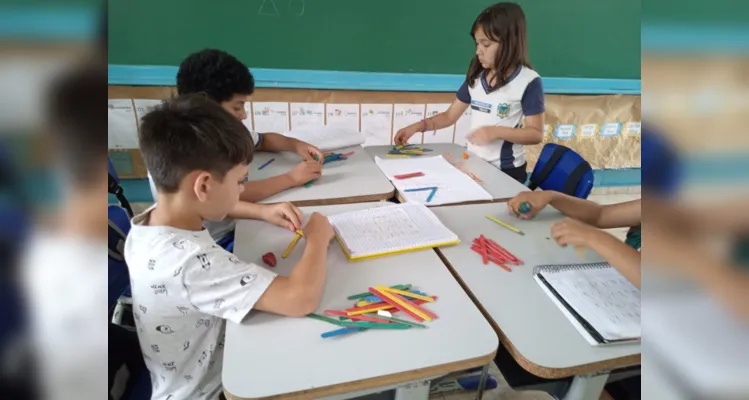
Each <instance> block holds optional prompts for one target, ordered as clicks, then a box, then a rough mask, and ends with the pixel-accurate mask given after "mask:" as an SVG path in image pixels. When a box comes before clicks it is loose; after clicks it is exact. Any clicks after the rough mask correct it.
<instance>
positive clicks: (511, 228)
mask: <svg viewBox="0 0 749 400" xmlns="http://www.w3.org/2000/svg"><path fill="white" fill-rule="evenodd" d="M486 218H489V219H490V220H492V221H494V222H496V223H498V224H499V225H501V226H503V227H505V228H507V229H509V230H511V231H513V232H515V233H517V234H519V235H525V233H523V231H521V230H520V229H518V228H515V227H514V226H512V225H510V224H508V223H507V222H504V221H502V220H499V219H497V218H495V217H494V216H492V215H487V216H486Z"/></svg>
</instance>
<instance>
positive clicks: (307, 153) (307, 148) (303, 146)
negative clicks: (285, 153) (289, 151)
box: [294, 141, 324, 165]
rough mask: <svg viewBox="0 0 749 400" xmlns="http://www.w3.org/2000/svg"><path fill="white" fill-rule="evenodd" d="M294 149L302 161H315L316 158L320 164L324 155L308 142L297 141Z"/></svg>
mask: <svg viewBox="0 0 749 400" xmlns="http://www.w3.org/2000/svg"><path fill="white" fill-rule="evenodd" d="M294 150H295V151H296V153H297V154H299V157H302V160H304V161H315V159H317V161H316V162H317V163H319V164H320V165H322V163H323V158H324V157H323V155H322V152H321V151H320V149H318V148H317V147H315V146H313V145H311V144H309V143H305V142H302V141H297V144H296V146H295V148H294Z"/></svg>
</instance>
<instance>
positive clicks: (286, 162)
mask: <svg viewBox="0 0 749 400" xmlns="http://www.w3.org/2000/svg"><path fill="white" fill-rule="evenodd" d="M352 151H353V152H355V154H353V155H352V156H350V157H349V158H348V159H347V160H344V161H336V162H332V163H328V164H325V165H324V166H323V173H322V177H321V178H320V179H318V180H316V181H315V182H313V183H312V185H310V187H304V186H301V187H296V188H291V189H288V190H284V191H283V192H281V193H279V194H277V195H275V196H271V197H268V198H267V199H264V200H262V201H260V203H263V204H272V203H280V202H284V201H288V202H291V203H294V204H295V205H296V206H298V207H302V206H320V205H331V204H347V203H363V202H371V201H382V200H387V199H389V198H391V197H393V195H394V194H395V188H394V187H393V185H392V184H391V183H390V181H389V180H388V179H387V178H386V177H385V176H384V175H383V174H382V172H380V169H379V168H378V167H377V165H376V164H375V163H374V161H373V160H372V158H371V157H369V156H368V155H367V154H366V153H365V151H364V149H363V148H362V147H361V146H355V147H349V148H345V149H340V150H336V153H348V152H352ZM271 158H274V159H275V161H273V162H272V163H270V164H269V165H268V166H266V167H265V168H263V169H261V170H259V169H258V168H259V167H260V166H261V165H263V164H264V163H265V162H266V161H268V160H270V159H271ZM300 161H301V158H300V157H299V156H298V155H296V154H294V153H266V152H258V153H255V158H254V159H253V160H252V164H250V167H249V169H250V174H249V179H250V180H251V181H256V180H261V179H265V178H270V177H272V176H277V175H281V174H284V173H286V172H288V171H290V170H291V169H292V168H294V167H295V166H296V165H297V164H299V162H300Z"/></svg>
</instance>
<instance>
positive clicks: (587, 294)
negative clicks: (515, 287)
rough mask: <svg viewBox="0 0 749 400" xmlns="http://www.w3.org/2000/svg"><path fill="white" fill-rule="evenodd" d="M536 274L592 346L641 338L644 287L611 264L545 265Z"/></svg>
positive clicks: (535, 269)
mask: <svg viewBox="0 0 749 400" xmlns="http://www.w3.org/2000/svg"><path fill="white" fill-rule="evenodd" d="M533 277H534V279H535V280H536V282H538V284H539V285H540V286H541V288H542V289H543V290H544V292H545V293H546V294H547V295H548V296H549V298H551V300H552V301H553V302H554V304H556V305H557V307H559V309H560V310H561V311H562V313H563V314H564V316H565V317H567V319H568V320H570V322H572V324H573V325H574V326H575V328H576V329H577V330H578V332H580V334H582V335H583V337H585V339H586V340H587V341H588V343H590V344H591V345H594V346H597V345H602V344H613V343H621V342H631V341H639V340H640V336H641V332H642V329H641V326H640V290H639V289H637V288H636V287H635V286H634V285H632V284H631V283H630V282H629V281H628V280H627V279H626V278H624V277H623V276H622V275H621V274H620V273H619V272H618V271H617V270H616V269H614V268H613V267H612V266H611V265H609V264H608V263H594V264H576V265H541V266H538V267H536V268H534V269H533Z"/></svg>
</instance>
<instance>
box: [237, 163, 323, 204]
mask: <svg viewBox="0 0 749 400" xmlns="http://www.w3.org/2000/svg"><path fill="white" fill-rule="evenodd" d="M321 175H322V166H321V165H320V163H319V162H317V161H314V160H308V161H302V162H301V163H299V164H297V165H296V166H295V167H294V168H292V169H291V171H289V172H287V173H285V174H283V175H278V176H274V177H271V178H267V179H263V180H259V181H248V182H246V183H245V184H244V191H243V192H242V194H241V195H240V197H239V198H240V200H243V201H249V202H258V201H261V200H264V199H267V198H268V197H270V196H273V195H275V194H278V193H281V192H283V191H284V190H286V189H291V188H293V187H298V186H302V185H304V184H305V183H307V182H309V181H311V180H315V179H318V178H320V176H321Z"/></svg>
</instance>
